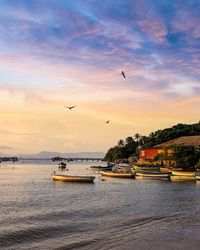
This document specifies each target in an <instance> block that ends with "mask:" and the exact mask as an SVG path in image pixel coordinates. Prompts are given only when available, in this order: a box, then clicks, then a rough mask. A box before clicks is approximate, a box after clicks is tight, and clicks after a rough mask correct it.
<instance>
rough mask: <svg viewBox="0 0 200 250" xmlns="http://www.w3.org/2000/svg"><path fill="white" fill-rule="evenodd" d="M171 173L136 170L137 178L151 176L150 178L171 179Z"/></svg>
mask: <svg viewBox="0 0 200 250" xmlns="http://www.w3.org/2000/svg"><path fill="white" fill-rule="evenodd" d="M170 177H171V173H162V172H136V178H150V179H170Z"/></svg>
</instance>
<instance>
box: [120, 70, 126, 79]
mask: <svg viewBox="0 0 200 250" xmlns="http://www.w3.org/2000/svg"><path fill="white" fill-rule="evenodd" d="M121 74H122V76H123V77H124V78H126V76H125V73H124V71H123V70H122V72H121Z"/></svg>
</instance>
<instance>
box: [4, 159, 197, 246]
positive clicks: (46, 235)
mask: <svg viewBox="0 0 200 250" xmlns="http://www.w3.org/2000/svg"><path fill="white" fill-rule="evenodd" d="M77 164H80V163H77ZM92 164H93V163H91V165H92ZM68 168H69V173H71V174H77V173H81V174H94V172H93V171H92V170H90V168H89V165H86V164H85V165H84V164H83V165H70V166H69V167H68ZM55 169H56V167H55V165H53V164H25V163H23V164H2V163H1V164H0V192H1V199H0V208H1V209H0V249H1V250H2V249H45V250H46V249H48V250H50V249H87V250H88V249H199V248H200V230H199V228H200V183H199V184H198V183H195V182H188V183H171V182H169V181H155V180H154V181H153V180H152V181H149V180H148V181H147V180H133V179H130V180H123V179H105V181H102V180H101V179H100V177H99V175H98V173H95V175H96V180H95V184H77V183H71V184H70V183H62V182H52V181H51V179H50V174H51V172H53V171H54V170H55Z"/></svg>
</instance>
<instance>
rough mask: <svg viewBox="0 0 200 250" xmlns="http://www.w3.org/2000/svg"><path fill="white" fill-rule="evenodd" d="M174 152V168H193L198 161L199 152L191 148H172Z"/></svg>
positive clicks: (199, 157) (177, 146)
mask: <svg viewBox="0 0 200 250" xmlns="http://www.w3.org/2000/svg"><path fill="white" fill-rule="evenodd" d="M172 149H173V151H174V153H173V159H174V160H175V162H176V167H178V168H179V167H180V168H187V169H190V168H194V167H195V166H196V164H197V162H198V161H199V159H200V151H199V150H198V149H195V147H193V146H180V145H176V146H172Z"/></svg>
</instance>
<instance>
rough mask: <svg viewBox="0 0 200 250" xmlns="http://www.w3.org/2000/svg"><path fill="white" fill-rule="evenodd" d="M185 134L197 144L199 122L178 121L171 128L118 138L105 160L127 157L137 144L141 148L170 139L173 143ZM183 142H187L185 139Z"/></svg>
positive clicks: (199, 132)
mask: <svg viewBox="0 0 200 250" xmlns="http://www.w3.org/2000/svg"><path fill="white" fill-rule="evenodd" d="M185 136H187V137H188V138H187V140H188V142H189V141H191V143H195V144H198V140H197V137H196V136H200V122H198V123H195V124H181V123H179V124H177V125H175V126H173V127H171V128H166V129H162V130H161V129H160V130H157V131H155V132H152V133H150V134H149V136H144V135H140V134H138V133H136V134H135V135H134V136H133V137H132V136H129V137H127V138H126V139H125V140H122V139H120V140H119V141H118V144H117V145H116V146H114V147H112V148H110V149H109V150H108V151H107V153H106V156H105V160H106V161H115V160H117V159H120V158H128V157H130V156H134V155H136V154H137V149H138V146H140V147H143V148H148V147H154V146H156V145H159V146H161V145H162V144H163V143H166V142H167V143H168V144H169V141H170V140H171V142H172V143H173V140H174V139H176V138H179V137H180V138H181V139H180V138H179V139H178V140H180V141H181V140H183V137H185ZM189 137H190V138H189ZM192 141H193V142H192ZM194 141H195V142H194ZM185 144H187V143H186V140H185ZM199 145H200V144H199Z"/></svg>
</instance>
